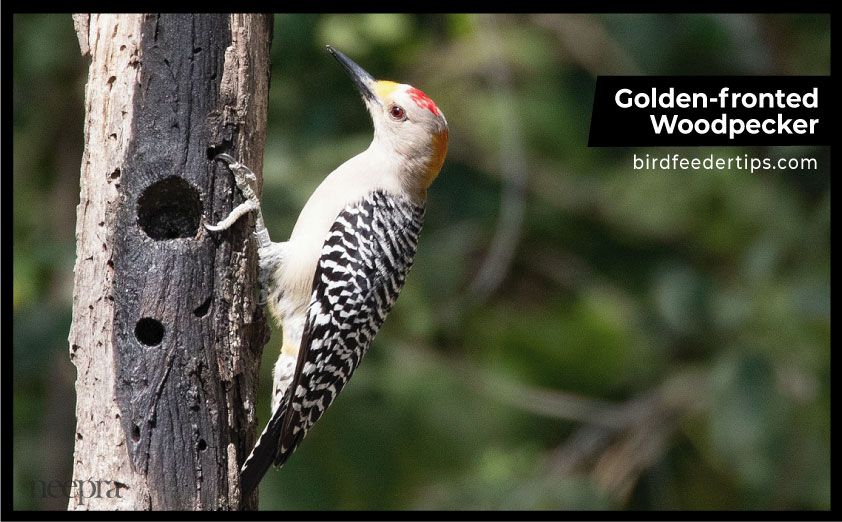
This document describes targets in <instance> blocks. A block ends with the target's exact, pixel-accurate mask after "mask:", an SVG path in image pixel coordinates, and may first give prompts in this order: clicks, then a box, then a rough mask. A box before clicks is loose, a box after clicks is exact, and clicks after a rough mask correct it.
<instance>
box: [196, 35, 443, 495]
mask: <svg viewBox="0 0 842 522" xmlns="http://www.w3.org/2000/svg"><path fill="white" fill-rule="evenodd" d="M327 50H328V51H329V52H330V53H331V54H332V55H333V56H334V58H336V60H337V61H338V62H339V63H340V64H342V66H343V67H344V68H345V71H346V72H347V73H348V75H349V76H350V77H351V79H352V80H353V81H354V83H355V84H356V86H357V89H358V90H359V91H360V93H361V94H362V97H363V100H364V101H365V105H366V107H367V108H368V112H369V114H370V115H371V119H372V120H373V122H374V139H373V140H372V142H371V145H370V146H369V147H368V148H367V149H366V150H365V151H363V152H361V153H360V154H358V155H356V156H354V157H353V158H351V159H349V160H348V161H346V162H345V163H343V164H342V165H340V166H339V167H338V168H337V169H336V170H334V171H333V172H331V173H330V174H329V175H328V176H327V177H326V178H325V180H324V181H323V182H322V183H321V185H319V187H318V188H317V189H316V190H315V192H313V194H312V196H310V199H309V200H308V201H307V203H306V204H305V205H304V209H303V210H302V211H301V214H300V215H299V216H298V221H297V222H296V224H295V227H294V228H293V231H292V234H291V235H290V238H289V240H288V241H285V242H282V243H273V242H271V240H270V239H269V234H268V232H267V231H266V229H265V227H264V225H263V217H262V214H261V210H260V202H259V201H258V199H257V196H256V194H255V192H254V183H255V179H256V178H255V176H254V174H253V173H252V172H251V171H250V170H249V169H248V168H247V167H245V166H244V165H242V164H240V163H238V162H236V161H235V160H234V159H233V158H232V157H231V156H228V155H225V154H221V155H220V156H219V158H220V159H222V160H224V161H225V162H226V163H228V165H229V167H230V168H231V170H232V171H233V172H234V175H235V179H236V180H237V185H238V186H239V187H240V189H241V190H242V192H243V196H244V197H245V198H246V202H245V203H243V204H242V205H240V206H238V207H237V208H235V209H234V211H233V212H232V213H231V214H230V215H229V216H228V217H227V218H226V219H224V220H222V221H221V222H220V223H219V224H218V225H216V226H210V225H208V226H207V228H208V229H210V230H223V229H225V228H227V227H229V226H231V224H233V223H234V221H236V219H238V218H239V217H240V216H242V215H243V214H245V213H247V212H251V211H254V212H256V219H255V235H256V237H257V240H258V246H259V249H258V254H259V256H260V263H259V265H260V270H261V274H262V276H261V277H262V278H263V280H264V281H265V284H266V285H267V286H266V288H265V293H266V298H267V301H268V304H269V309H270V311H271V313H272V315H273V316H274V317H275V318H276V319H277V320H278V322H279V323H280V325H281V327H282V328H283V345H282V347H281V354H280V356H279V357H278V361H277V363H276V364H275V367H274V371H273V390H272V415H271V418H270V419H269V422H268V424H267V425H266V428H265V429H264V430H263V432H262V433H261V435H260V437H259V438H258V440H257V443H256V444H255V447H254V449H253V450H252V452H251V454H250V455H249V456H248V458H247V459H246V461H245V462H244V464H243V468H242V471H241V489H242V492H243V495H248V494H249V493H250V492H251V491H252V490H253V489H254V488H255V487H257V484H258V483H259V482H260V479H261V478H262V477H263V475H264V474H265V473H266V471H267V470H268V469H269V467H270V465H271V464H272V463H274V464H275V465H277V466H282V465H283V464H284V462H286V460H287V459H288V458H289V456H290V454H291V453H292V452H293V451H294V450H295V448H296V447H297V446H298V444H299V443H300V442H301V440H302V439H303V438H304V436H305V435H306V434H307V432H308V431H309V430H310V428H312V426H313V424H315V422H316V421H317V420H318V419H319V418H320V417H321V416H322V414H323V413H324V411H325V409H327V407H328V406H329V405H330V404H331V403H332V402H333V400H334V399H335V398H336V396H337V395H338V394H339V392H340V391H341V390H342V388H343V386H345V384H346V383H347V382H348V379H350V378H351V375H352V374H353V373H354V370H355V369H356V368H357V365H359V363H360V360H361V359H362V357H363V355H365V353H366V351H367V350H368V347H369V345H370V344H371V341H372V339H373V338H374V336H375V335H376V334H377V331H378V330H379V329H380V326H381V325H382V324H383V321H384V320H385V319H386V316H387V315H388V314H389V311H390V310H391V309H392V305H393V304H394V303H395V300H396V299H397V297H398V294H399V293H400V291H401V288H402V287H403V284H404V281H405V280H406V276H407V274H408V272H409V270H410V268H411V267H412V261H413V258H414V257H415V249H416V245H417V244H418V236H419V233H420V232H421V225H422V223H423V220H424V212H425V207H426V200H427V189H428V188H429V186H430V184H431V183H432V182H433V180H434V179H435V178H436V176H437V175H438V173H439V171H440V170H441V167H442V163H443V162H444V157H445V154H446V153H447V142H448V130H447V121H446V120H445V118H444V114H443V113H442V112H441V110H440V109H439V108H438V107H437V106H436V104H435V103H433V101H432V100H431V99H430V98H429V97H428V96H427V95H426V94H424V93H423V92H421V91H420V90H418V89H416V88H415V87H412V86H410V85H406V84H400V83H395V82H391V81H377V80H375V79H374V78H373V77H372V76H371V75H370V74H368V73H367V72H366V71H364V70H363V69H362V68H361V67H360V66H359V65H357V64H356V63H354V62H353V61H351V59H349V58H348V57H347V56H345V55H344V54H342V53H340V52H339V51H337V50H336V49H334V48H332V47H330V46H327Z"/></svg>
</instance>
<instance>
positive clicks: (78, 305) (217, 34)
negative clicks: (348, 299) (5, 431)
mask: <svg viewBox="0 0 842 522" xmlns="http://www.w3.org/2000/svg"><path fill="white" fill-rule="evenodd" d="M74 23H75V25H76V29H77V33H78V36H79V42H80V46H81V47H82V52H83V53H88V52H89V53H90V55H91V66H90V72H89V78H88V85H87V90H86V111H87V115H86V120H85V152H84V156H83V161H82V171H81V190H80V203H79V206H78V208H77V224H76V248H77V258H76V266H75V283H74V296H73V324H72V326H71V330H70V335H69V343H70V358H71V360H72V361H73V363H74V364H75V366H76V370H77V380H76V400H77V402H76V418H77V427H76V446H75V451H74V469H73V479H72V482H71V483H69V484H67V486H68V489H69V491H70V494H69V495H68V496H69V497H70V501H69V504H68V508H69V509H135V510H149V509H189V510H193V509H223V510H235V509H254V508H256V504H257V495H256V494H254V495H252V496H250V497H249V498H246V499H241V498H240V491H239V467H240V465H241V464H242V461H243V460H244V459H245V457H246V455H248V452H249V450H250V449H251V447H252V445H253V443H254V440H255V436H256V432H255V424H256V418H255V409H254V405H255V391H256V388H257V375H258V365H259V361H260V355H261V352H262V350H263V345H264V344H265V343H266V341H267V339H268V338H267V336H268V329H267V327H266V322H265V317H264V315H263V309H262V307H259V306H257V303H256V301H255V297H256V286H255V285H256V280H257V255H256V251H255V249H256V244H255V242H254V240H253V239H252V234H251V230H252V228H251V227H250V226H249V224H248V223H247V221H249V220H246V219H242V220H240V222H239V223H238V224H237V225H236V226H234V227H232V228H231V229H230V230H228V231H226V232H225V233H223V234H220V235H211V234H209V233H207V232H206V231H204V227H202V226H201V222H202V219H206V220H207V221H209V222H216V221H217V220H218V219H220V218H221V217H224V216H225V215H227V213H228V212H229V211H230V210H231V209H232V208H233V206H234V204H235V203H238V202H240V201H241V196H240V194H239V192H238V191H237V189H236V188H235V186H234V183H233V177H232V176H231V174H230V172H228V170H227V169H226V168H225V166H224V164H222V163H220V162H214V161H213V157H214V156H215V155H216V154H218V153H220V152H227V153H229V154H231V155H232V156H234V157H235V158H237V159H239V160H241V161H243V162H244V163H246V164H248V165H250V166H251V167H253V168H254V171H255V172H256V173H258V175H259V173H260V172H261V171H262V156H263V147H264V144H265V137H266V104H267V100H268V87H269V46H270V41H271V36H272V19H271V16H267V15H230V16H229V15H220V14H211V15H186V14H182V15H133V14H119V15H75V16H74ZM249 219H252V218H249Z"/></svg>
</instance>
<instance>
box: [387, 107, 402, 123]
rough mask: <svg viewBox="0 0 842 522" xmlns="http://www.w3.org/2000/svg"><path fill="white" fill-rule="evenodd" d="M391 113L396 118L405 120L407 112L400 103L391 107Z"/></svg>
mask: <svg viewBox="0 0 842 522" xmlns="http://www.w3.org/2000/svg"><path fill="white" fill-rule="evenodd" d="M389 115H390V116H391V117H392V118H394V119H396V120H403V119H404V118H406V112H405V111H404V110H403V107H401V106H400V105H392V107H391V108H390V109H389Z"/></svg>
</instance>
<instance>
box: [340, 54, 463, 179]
mask: <svg viewBox="0 0 842 522" xmlns="http://www.w3.org/2000/svg"><path fill="white" fill-rule="evenodd" d="M327 50H328V51H330V53H331V54H332V55H333V57H334V58H336V60H337V61H338V62H339V63H340V64H342V67H344V68H345V71H346V72H347V73H348V75H349V76H350V77H351V79H352V80H354V84H355V85H356V86H357V89H358V90H359V91H360V94H361V95H362V97H363V100H364V101H365V104H366V107H367V108H368V112H369V113H370V114H371V119H372V120H373V122H374V142H373V144H374V145H376V146H378V147H383V148H385V149H387V150H388V151H390V152H394V153H395V154H397V155H398V157H400V158H401V160H402V161H403V164H405V165H406V169H407V172H406V174H408V175H409V177H410V178H411V179H412V181H413V182H414V183H417V185H418V187H419V188H420V189H423V190H426V189H427V188H428V187H429V186H430V185H431V184H432V183H433V180H434V179H435V178H436V176H437V175H438V173H439V171H440V170H441V166H442V164H443V163H444V157H445V155H446V154H447V140H448V132H447V120H446V119H445V118H444V113H442V112H441V109H439V108H438V107H437V106H436V104H435V103H434V102H433V100H431V99H430V97H429V96H427V95H426V94H424V93H423V92H421V91H420V90H419V89H416V88H415V87H412V86H411V85H407V84H403V83H396V82H391V81H387V80H375V79H374V77H373V76H371V75H370V74H368V73H367V72H366V71H365V70H364V69H363V68H362V67H360V66H359V65H357V64H356V63H354V62H353V61H352V60H351V59H350V58H348V57H347V56H345V55H344V54H342V53H341V52H339V51H337V50H336V49H334V48H333V47H331V46H329V45H328V46H327Z"/></svg>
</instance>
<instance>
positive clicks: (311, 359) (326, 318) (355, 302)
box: [275, 192, 424, 465]
mask: <svg viewBox="0 0 842 522" xmlns="http://www.w3.org/2000/svg"><path fill="white" fill-rule="evenodd" d="M423 218H424V207H423V206H421V205H415V204H412V203H411V202H409V201H408V200H405V199H398V198H395V197H393V196H388V195H385V194H383V193H380V192H375V193H373V194H371V195H369V196H367V197H366V198H364V199H363V200H362V201H360V202H359V203H356V204H353V205H351V206H349V207H346V208H345V210H343V211H342V212H341V213H340V214H339V216H338V217H337V219H336V222H335V223H334V224H333V226H332V227H331V229H330V233H329V234H328V237H327V239H326V240H325V243H324V247H323V248H322V253H321V257H320V259H319V263H318V266H317V268H316V274H315V277H314V280H313V294H312V298H311V300H310V305H309V308H308V310H307V322H306V324H305V326H304V334H303V336H302V340H301V348H300V350H299V354H298V364H297V367H296V370H295V377H294V380H293V382H292V385H291V386H290V387H289V389H288V390H287V397H285V398H284V402H285V403H287V404H286V405H287V409H286V414H285V419H284V423H283V426H282V430H281V433H282V434H281V440H280V448H279V451H278V453H277V455H276V457H275V464H277V465H282V464H283V463H284V462H285V461H286V459H287V458H288V457H289V455H290V454H291V453H292V452H293V451H294V450H295V448H296V447H297V446H298V444H299V443H300V442H301V439H303V438H304V436H305V435H306V434H307V431H308V430H309V429H310V428H311V427H312V426H313V424H314V423H315V422H316V421H317V420H318V419H319V417H321V415H322V413H324V411H325V409H327V407H328V406H329V405H330V403H331V402H333V400H334V399H335V398H336V396H337V395H338V394H339V392H340V391H341V390H342V388H343V386H345V383H347V382H348V379H350V378H351V375H352V374H353V373H354V370H355V369H356V368H357V366H358V365H359V363H360V360H361V359H362V357H363V355H365V352H366V350H368V347H369V344H370V343H371V340H372V339H373V338H374V336H375V335H376V334H377V331H378V330H379V329H380V326H381V325H382V324H383V321H384V320H385V319H386V316H387V315H388V314H389V311H390V310H391V309H392V305H393V304H394V303H395V300H396V299H397V298H398V294H399V293H400V291H401V288H402V287H403V284H404V281H405V280H406V276H407V274H408V273H409V270H410V268H411V267H412V261H413V258H414V257H415V249H416V246H417V244H418V235H419V233H420V232H421V225H422V222H423Z"/></svg>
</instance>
